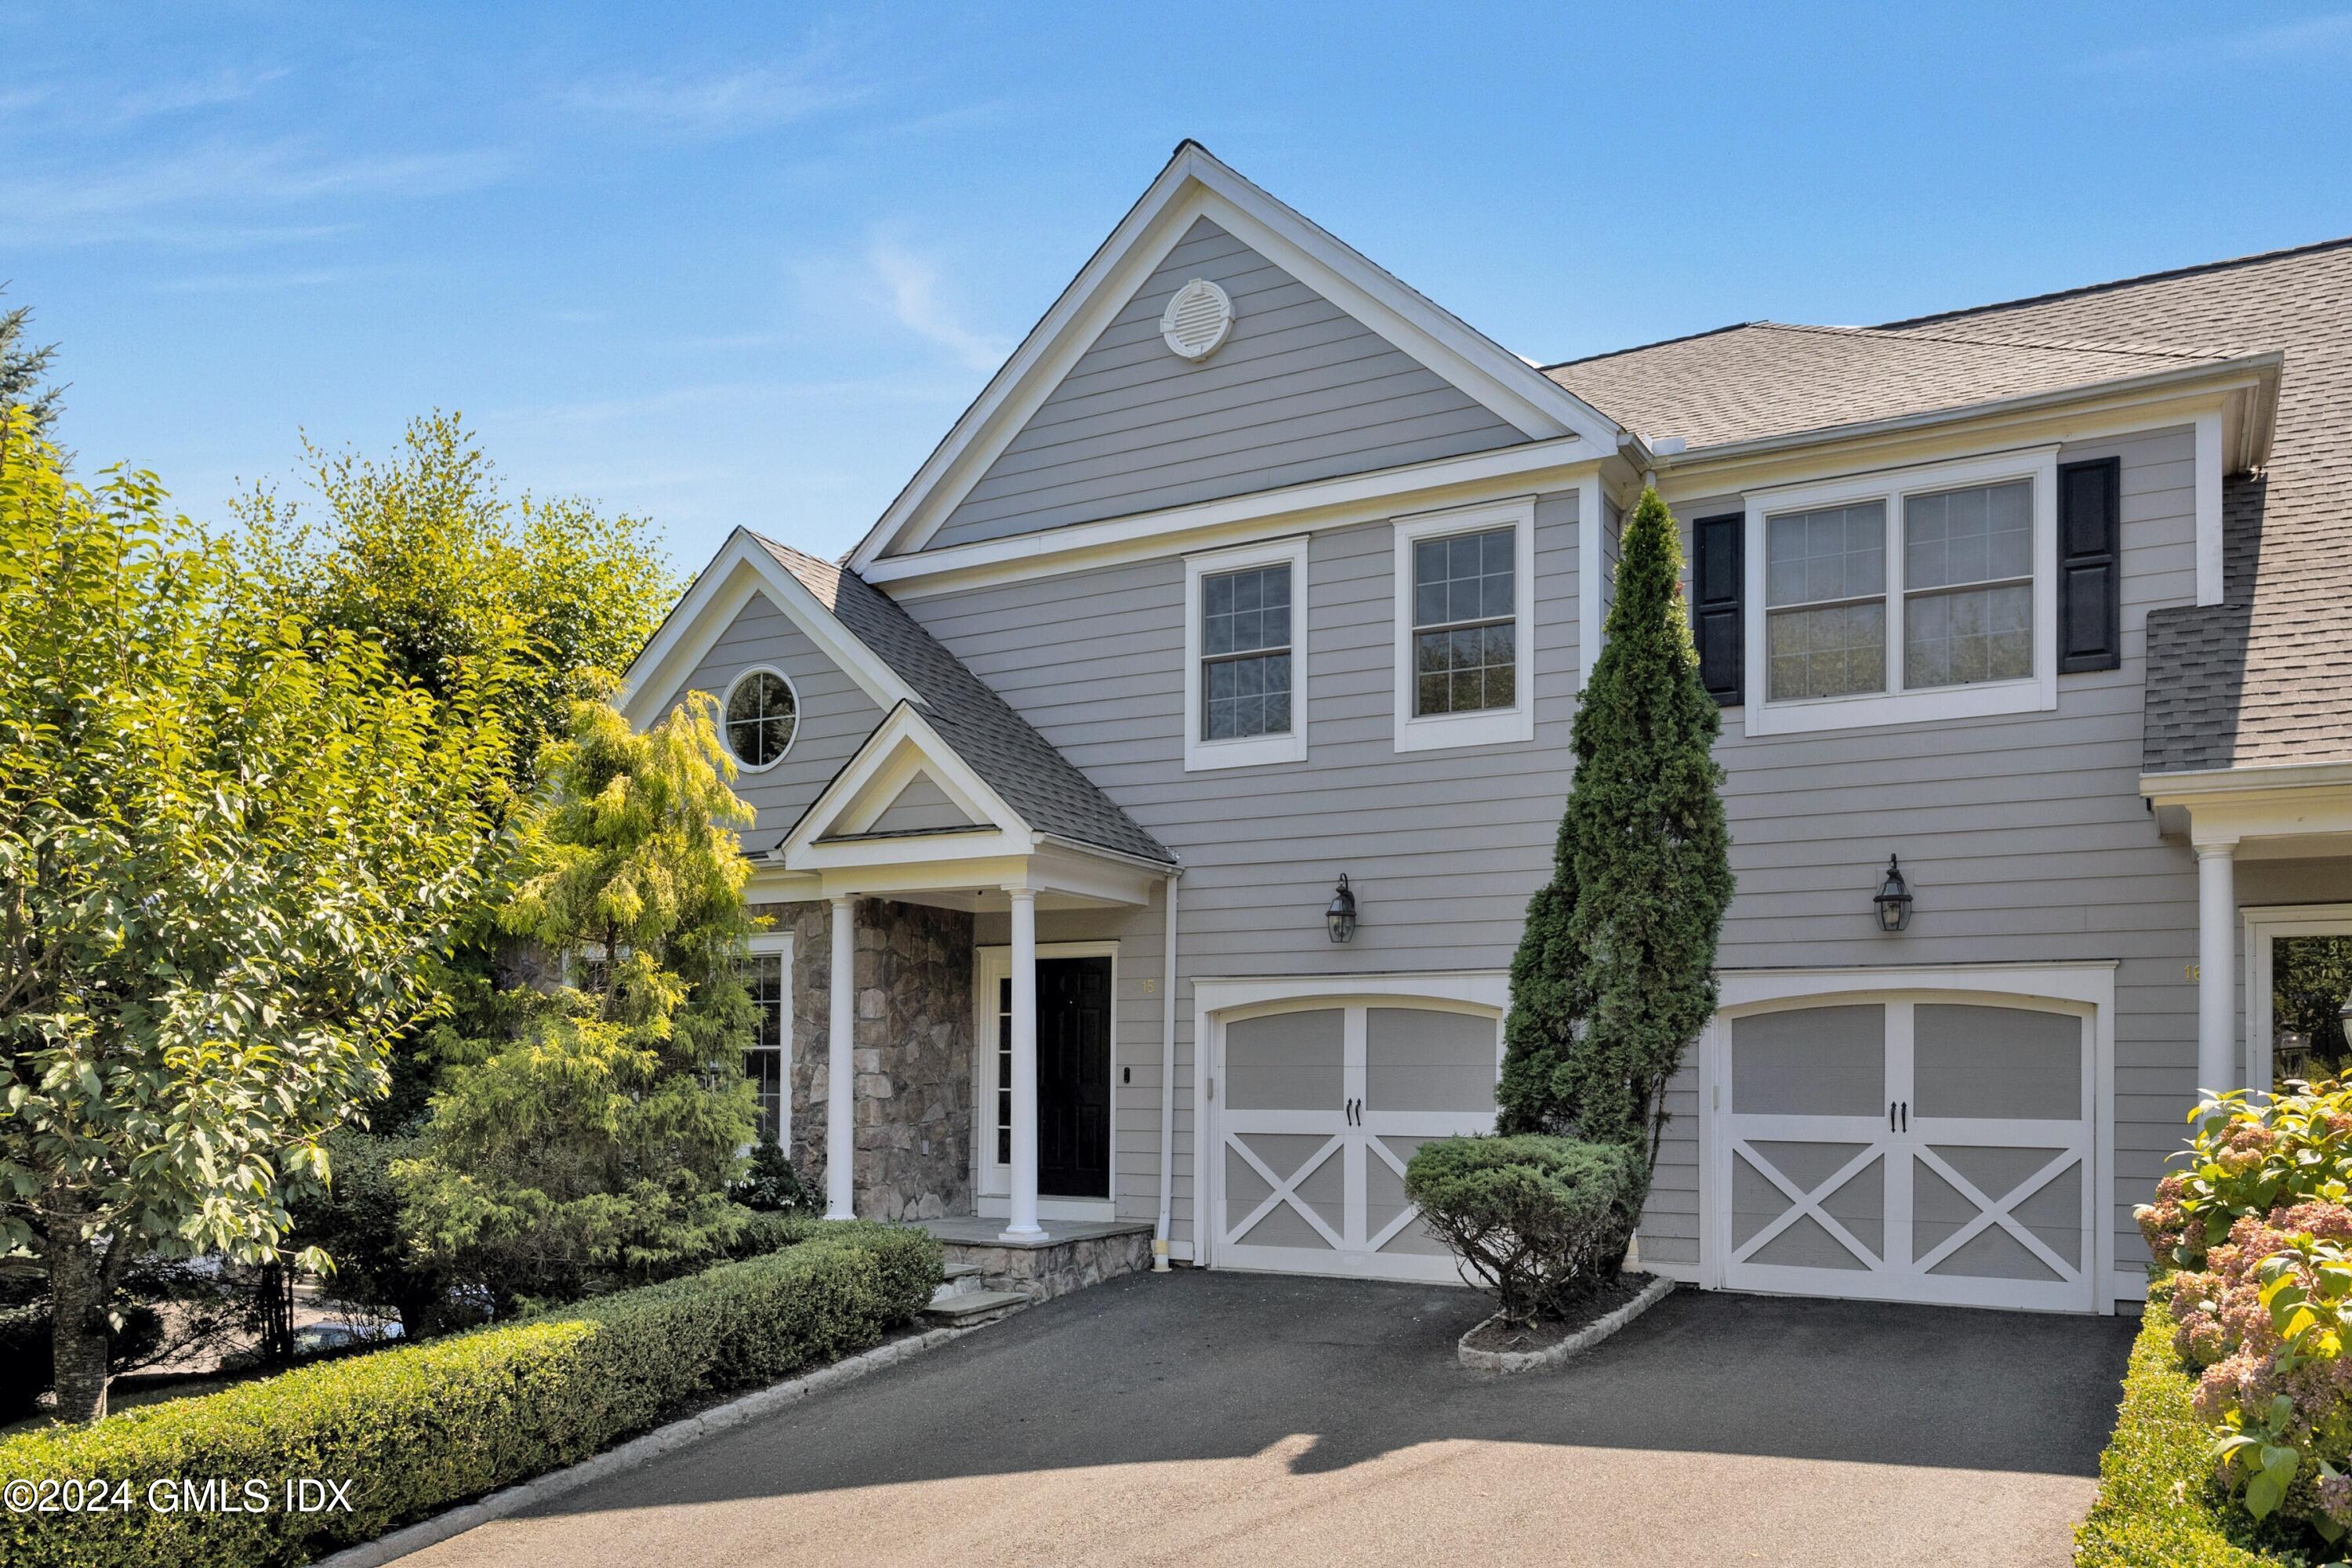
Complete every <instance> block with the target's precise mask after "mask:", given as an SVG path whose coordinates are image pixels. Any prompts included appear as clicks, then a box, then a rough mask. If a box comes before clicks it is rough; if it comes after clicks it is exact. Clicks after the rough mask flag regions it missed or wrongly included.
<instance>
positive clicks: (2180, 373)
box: [1654, 351, 2284, 496]
mask: <svg viewBox="0 0 2352 1568" xmlns="http://www.w3.org/2000/svg"><path fill="white" fill-rule="evenodd" d="M2283 365H2284V355H2283V354H2280V353H2277V352H2275V351H2271V352H2265V353H2253V354H2243V355H2241V356H2239V357H2237V358H2235V359H2227V360H2200V361H2198V362H2196V363H2191V364H2186V365H2181V366H2179V367H2177V368H2170V369H2166V370H2158V371H2150V372H2148V373H2147V374H2142V375H2130V376H2120V377H2118V378H2116V380H2114V381H2103V382H2096V383H2093V384H2088V385H2084V386H2071V387H2061V388H2059V389H2057V390H2055V391H2053V392H2031V393H2021V394H2020V395H2017V396H2014V397H1997V398H1991V399H1989V400H1987V401H1986V402H1983V403H1969V404H1961V405H1957V406H1954V407H1950V408H1937V409H1929V410H1927V411H1926V412H1924V413H1919V414H1905V415H1898V416H1895V417H1893V418H1889V419H1871V420H1864V421H1860V422H1857V423H1855V424H1852V425H1831V426H1819V427H1816V428H1813V429H1810V430H1792V431H1790V432H1789V433H1787V434H1786V435H1780V436H1759V437H1756V438H1755V439H1753V440H1749V441H1727V442H1724V443H1722V444H1721V445H1718V446H1713V447H1691V448H1690V449H1688V450H1687V451H1685V452H1682V453H1678V454H1673V455H1665V454H1661V455H1659V456H1658V457H1657V458H1655V459H1654V463H1655V466H1656V468H1657V471H1658V474H1659V476H1660V478H1661V479H1664V476H1666V475H1667V474H1670V473H1671V474H1673V475H1674V476H1675V482H1674V485H1673V493H1674V494H1675V495H1677V496H1687V495H1694V494H1712V493H1715V492H1713V491H1711V490H1709V489H1707V488H1706V487H1707V486H1708V485H1709V484H1710V483H1712V482H1714V481H1712V480H1707V479H1696V478H1694V477H1693V476H1695V475H1697V474H1700V473H1704V472H1706V470H1709V469H1712V468H1724V467H1728V466H1730V465H1732V464H1736V463H1739V462H1742V461H1749V460H1754V459H1758V458H1770V457H1773V456H1776V455H1778V454H1780V453H1785V452H1801V451H1803V450H1804V449H1805V448H1808V447H1829V446H1832V445H1834V444H1836V443H1838V442H1843V441H1860V440H1864V439H1868V438H1870V437H1884V436H1903V435H1911V434H1921V435H1924V434H1927V433H1930V432H1934V431H1937V430H1939V429H1941V428H1943V427H1945V426H1960V425H1969V424H1972V423H1976V422H1979V421H1984V422H1991V421H2000V420H2007V419H2017V418H2033V417H2039V416H2045V415H2055V414H2057V413H2058V412H2060V411H2062V410H2071V409H2075V408H2078V407H2083V406H2086V405H2087V406H2105V407H2115V408H2118V409H2121V408H2125V407H2127V406H2129V405H2133V404H2136V403H2147V402H2154V401H2159V400H2162V399H2167V398H2177V397H2180V396H2183V395H2188V394H2190V393H2195V392H2205V393H2211V394H2214V395H2228V394H2238V395H2244V403H2245V406H2244V410H2243V412H2244V415H2245V418H2244V420H2243V422H2242V423H2243V427H2244V430H2245V434H2244V436H2243V437H2242V440H2241V441H2240V443H2239V450H2240V453H2241V455H2242V466H2243V467H2247V468H2252V467H2256V466H2259V465H2260V464H2261V463H2262V462H2263V461H2265V460H2267V459H2268V458H2269V446H2268V436H2267V430H2268V428H2269V422H2268V421H2267V420H2266V419H2265V418H2264V417H2263V409H2264V408H2265V407H2270V408H2273V409H2274V407H2275V405H2276V402H2277V399H2278V389H2279V372H2280V369H2281V367H2282V366H2283ZM2184 422H2185V421H2184ZM2117 427H2118V428H2133V427H2137V424H2136V423H2135V422H2132V421H2128V420H2126V421H2124V422H2121V423H2120V424H2119V425H2118V426H2117ZM2064 438H2065V439H2068V440H2078V439H2084V438H2085V437H2081V436H2076V435H2074V434H2073V433H2072V432H2069V433H2067V434H2066V436H2065V437H2064ZM1663 488H1664V487H1663V486H1662V489H1663ZM1734 488H1738V487H1737V486H1736V485H1735V486H1734Z"/></svg>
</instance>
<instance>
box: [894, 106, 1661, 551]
mask: <svg viewBox="0 0 2352 1568" xmlns="http://www.w3.org/2000/svg"><path fill="white" fill-rule="evenodd" d="M1202 216H1205V217H1207V218H1209V219H1210V221H1212V222H1213V223H1216V224H1218V225H1220V226H1223V227H1224V228H1226V229H1228V230H1229V231H1230V232H1232V233H1233V234H1234V237H1236V238H1238V239H1240V240H1242V241H1243V242H1244V244H1247V245H1249V246H1251V247H1253V248H1255V249H1257V250H1258V251H1260V252H1261V253H1262V254H1264V255H1265V256H1266V257H1267V258H1269V259H1270V260H1273V261H1274V262H1276V264H1277V265H1279V266H1282V267H1283V268H1286V270H1288V271H1289V272H1291V274H1292V275H1293V276H1295V277H1297V279H1299V281H1300V282H1302V283H1304V284H1306V285H1307V287H1308V288H1311V289H1315V290H1316V291H1317V292H1318V293H1320V294H1322V295H1324V297H1325V298H1327V299H1328V300H1331V302H1332V303H1333V304H1335V305H1338V306H1339V308H1340V309H1342V310H1346V311H1348V312H1349V314H1350V315H1352V316H1354V317H1355V318H1356V319H1357V320H1359V321H1362V322H1363V324H1364V325H1365V326H1366V327H1368V328H1369V329H1370V330H1371V331H1375V332H1377V333H1379V334H1380V335H1381V337H1383V338H1385V339H1386V340H1388V341H1389V342H1391V343H1393V344H1395V346H1396V347H1397V348H1398V349H1400V350H1401V351H1402V352H1403V353H1407V354H1410V355H1412V357H1413V358H1415V359H1417V360H1419V361H1421V362H1422V363H1424V364H1426V365H1428V367H1429V368H1430V369H1431V370H1432V371H1433V372H1435V373H1436V374H1439V375H1441V376H1444V378H1445V379H1447V380H1448V381H1450V382H1452V383H1453V384H1454V385H1456V386H1458V387H1459V388H1460V389H1461V390H1462V391H1463V392H1464V393H1465V395H1468V396H1470V397H1473V398H1475V399H1476V400H1477V401H1478V402H1479V403H1480V404H1481V405H1484V406H1486V407H1487V408H1488V409H1491V410H1492V411H1493V412H1494V414H1495V415H1496V417H1498V418H1500V419H1502V420H1504V421H1506V422H1507V423H1508V424H1509V425H1511V426H1512V427H1513V428H1515V429H1517V430H1518V431H1519V432H1520V433H1521V434H1522V435H1524V436H1526V437H1528V439H1530V440H1555V439H1559V438H1561V437H1575V438H1577V439H1578V440H1580V441H1581V442H1585V443H1589V444H1591V446H1592V447H1593V448H1594V450H1593V451H1592V452H1591V454H1590V455H1591V456H1604V455H1606V454H1607V453H1609V452H1612V451H1614V450H1615V449H1616V447H1617V441H1618V437H1619V436H1620V435H1621V434H1622V432H1621V429H1620V427H1619V426H1618V425H1617V423H1616V422H1615V421H1614V420H1612V419H1611V418H1609V416H1606V415H1604V414H1602V413H1601V412H1600V411H1599V410H1598V409H1595V408H1594V407H1592V406H1591V405H1590V404H1587V403H1586V402H1584V401H1583V400H1582V399H1581V398H1580V397H1578V396H1576V395H1574V394H1572V393H1570V391H1569V390H1568V389H1567V388H1566V387H1563V386H1561V385H1559V384H1558V383H1556V382H1554V381H1552V380H1550V379H1549V377H1547V376H1545V375H1544V374H1541V373H1540V372H1538V370H1536V369H1535V368H1534V367H1533V366H1531V365H1529V364H1528V363H1527V362H1526V361H1525V360H1522V359H1520V358H1519V357H1518V356H1517V354H1514V353H1509V352H1507V350H1505V349H1504V348H1502V347H1501V346H1500V345H1499V344H1497V343H1496V342H1494V341H1493V340H1492V339H1490V338H1488V337H1486V335H1485V334H1483V333H1481V332H1479V331H1476V330H1475V329H1474V328H1472V327H1470V326H1469V325H1467V324H1466V323H1465V322H1464V321H1461V319H1460V318H1458V317H1456V316H1454V315H1453V314H1452V313H1451V312H1449V311H1447V310H1443V309H1441V308H1440V307H1438V306H1437V305H1436V304H1434V303H1433V302H1432V301H1431V300H1428V299H1427V298H1425V297H1424V296H1423V295H1421V294H1419V293H1417V292H1415V291H1414V290H1412V289H1409V288H1407V287H1406V286H1405V285H1404V284H1403V283H1402V282H1401V281H1399V280H1398V279H1396V278H1395V277H1393V276H1392V275H1391V274H1390V273H1388V272H1385V271H1383V270H1381V268H1378V267H1376V266H1374V265H1373V264H1372V263H1371V262H1370V260H1368V259H1367V258H1365V257H1364V256H1362V255H1361V254H1360V252H1358V251H1357V250H1355V249H1354V248H1353V247H1349V246H1348V245H1346V244H1344V243H1342V242H1341V241H1340V240H1339V239H1337V238H1335V237H1333V236H1331V235H1330V234H1329V233H1328V232H1326V231H1325V230H1324V229H1322V228H1320V227H1318V226H1316V225H1315V224H1313V223H1311V222H1309V221H1308V220H1307V218H1305V217H1303V216H1300V215H1299V214H1298V213H1297V212H1296V211H1294V210H1293V209H1292V208H1290V207H1288V206H1286V205H1284V204H1283V203H1281V202H1279V201H1277V200H1276V199H1275V198H1274V197H1273V196H1272V195H1268V194H1267V193H1266V192H1265V191H1264V190H1262V189H1260V188H1259V187H1258V186H1256V185H1255V184H1252V183H1251V182H1249V181H1248V180H1246V179H1244V178H1243V177H1242V176H1241V175H1240V174H1236V173H1234V170H1233V169H1231V168H1230V167H1228V166H1227V165H1226V164H1224V163H1221V162H1220V161H1218V160H1217V159H1216V158H1215V157H1213V156H1212V155H1211V154H1210V153H1208V151H1207V150H1206V149H1204V148H1202V147H1201V146H1199V145H1197V144H1195V143H1192V142H1187V143H1185V144H1184V145H1183V146H1182V147H1181V148H1179V149H1178V150H1177V153H1176V155H1175V157H1173V158H1172V159H1171V160H1170V161H1169V163H1168V166H1167V167H1166V168H1164V169H1162V170H1161V171H1160V175H1159V177H1158V178H1157V179H1155V180H1153V181H1152V183H1151V185H1150V188H1149V189H1148V190H1146V191H1145V192H1144V194H1143V196H1142V198H1141V199H1140V200H1139V201H1138V202H1137V203H1136V204H1135V205H1134V206H1133V207H1131V208H1129V210H1128V213H1127V216H1125V217H1124V218H1122V219H1120V221H1119V223H1118V226H1117V227H1116V228H1114V229H1112V231H1111V233H1110V236H1109V237H1108V238H1107V239H1105V240H1104V241H1103V243H1102V245H1101V246H1100V247H1097V249H1096V251H1095V253H1094V255H1093V256H1092V257H1091V258H1088V259H1087V264H1086V266H1085V267H1083V268H1080V269H1079V271H1078V275H1077V276H1076V278H1074V279H1071V280H1070V283H1069V286H1068V287H1067V288H1066V289H1063V290H1062V293H1061V295H1060V297H1058V298H1057V299H1056V300H1055V301H1054V304H1053V306H1052V307H1051V308H1050V309H1049V310H1047V311H1046V312H1045V315H1044V316H1043V317H1042V318H1040V319H1039V321H1038V322H1037V324H1036V325H1035V326H1034V327H1033V328H1031V329H1030V331H1029V334H1028V336H1027V337H1025V338H1024V339H1023V340H1022V342H1021V344H1020V346H1019V347H1018V348H1016V349H1014V350H1013V354H1012V357H1011V358H1009V359H1007V360H1006V361H1005V363H1004V364H1003V367H1002V368H1001V369H999V370H998V371H997V373H996V374H995V375H994V376H992V378H990V380H989V384H988V385H987V386H986V387H984V388H982V391H981V394H980V395H979V396H978V397H977V398H975V399H973V401H972V404H971V407H969V408H967V409H965V410H964V412H963V414H962V416H961V417H960V418H958V420H957V421H956V423H955V425H954V426H953V427H952V428H951V429H950V431H949V432H948V435H947V437H945V438H944V439H943V440H941V441H940V444H939V446H938V447H935V448H934V449H933V450H932V452H931V455H930V456H929V458H927V459H925V461H924V463H923V466H922V467H921V468H919V469H918V470H916V473H915V476H914V478H913V479H910V480H908V484H907V487H906V488H905V489H903V490H901V491H900V492H899V493H898V498H897V499H896V500H893V501H892V502H891V503H890V507H889V509H888V510H886V511H885V512H884V513H883V514H882V517H881V520H880V521H877V523H876V524H875V525H874V527H873V528H872V529H871V530H869V531H867V533H866V537H865V538H864V539H862V540H860V541H859V542H858V544H857V548H856V550H855V551H853V552H851V553H850V557H849V565H850V566H851V568H852V569H854V570H856V571H859V572H861V573H862V572H864V571H865V570H866V568H867V567H868V566H870V565H872V564H874V563H877V561H879V560H881V559H882V558H883V557H884V556H885V555H886V553H889V552H894V551H895V552H898V553H907V552H914V551H919V550H920V549H921V548H922V547H923V545H924V544H925V543H926V542H929V539H930V537H931V535H932V534H933V533H935V532H936V531H938V529H939V527H940V525H941V524H942V523H943V522H944V521H946V519H947V517H948V516H949V514H950V513H951V512H953V511H954V510H955V508H956V505H957V503H958V502H960V501H961V500H962V499H963V497H964V496H965V495H966V494H968V493H969V492H970V490H971V487H972V486H973V485H974V484H976V483H978V482H979V479H980V477H981V476H982V474H983V473H985V472H986V471H987V468H988V465H989V464H990V463H992V462H993V461H994V460H995V458H996V457H997V456H998V455H999V454H1000V453H1001V452H1002V451H1003V448H1004V447H1006V446H1007V445H1009V444H1010V443H1011V441H1012V440H1013V437H1014V436H1016V435H1017V434H1018V433H1019V432H1020V430H1021V428H1022V426H1024V425H1025V424H1026V423H1027V422H1028V419H1029V416H1031V415H1032V414H1034V412H1035V411H1036V409H1037V407H1038V406H1039V405H1041V404H1043V403H1044V402H1045V398H1046V397H1048V396H1049V395H1051V394H1052V392H1053V389H1054V388H1055V386H1056V385H1058V384H1060V382H1061V379H1062V377H1063V376H1064V375H1065V374H1067V372H1068V370H1069V368H1070V366H1071V365H1072V364H1074V363H1076V362H1077V360H1078V358H1079V356H1080V355H1082V354H1083V353H1085V352H1086V351H1087V348H1089V347H1090V346H1092V344H1093V342H1094V341H1095V339H1096V338H1097V336H1099V335H1100V333H1101V331H1102V329H1103V327H1105V326H1106V325H1108V323H1109V321H1110V320H1111V318H1112V317H1114V316H1116V315H1117V314H1118V311H1119V310H1122V309H1124V308H1125V307H1126V304H1127V302H1128V300H1129V299H1131V298H1133V296H1134V293H1135V290H1136V289H1138V288H1139V287H1140V286H1141V284H1142V282H1143V280H1144V279H1146V278H1149V277H1150V275H1151V272H1152V271H1153V269H1155V268H1157V267H1158V266H1159V265H1160V261H1161V260H1162V259H1164V258H1166V256H1167V254H1168V252H1169V251H1170V250H1171V249H1173V248H1174V247H1175V246H1176V243H1177V241H1178V240H1180V239H1181V238H1182V237H1183V235H1184V232H1185V230H1187V229H1188V228H1190V227H1191V226H1192V221H1193V220H1194V219H1195V218H1198V217H1202Z"/></svg>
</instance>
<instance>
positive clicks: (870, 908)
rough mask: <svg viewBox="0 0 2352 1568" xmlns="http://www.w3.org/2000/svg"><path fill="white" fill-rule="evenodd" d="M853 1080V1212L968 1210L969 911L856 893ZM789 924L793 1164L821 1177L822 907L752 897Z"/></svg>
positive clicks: (828, 1021)
mask: <svg viewBox="0 0 2352 1568" xmlns="http://www.w3.org/2000/svg"><path fill="white" fill-rule="evenodd" d="M853 908H854V911H855V918H856V925H857V961H856V975H855V979H856V996H857V1004H856V1005H857V1026H856V1038H855V1040H854V1041H853V1043H852V1047H851V1049H852V1052H853V1057H852V1060H853V1063H854V1065H855V1066H856V1073H857V1079H856V1085H855V1087H854V1089H853V1090H852V1093H853V1095H854V1103H855V1105H856V1123H857V1139H856V1182H855V1189H856V1205H857V1213H858V1215H859V1217H861V1218H865V1219H908V1220H913V1219H937V1218H939V1217H940V1216H941V1215H961V1214H970V1213H971V1148H972V1145H971V1127H972V1103H971V1101H972V1087H971V1038H972V1019H971V975H972V968H971V963H972V921H971V915H970V914H967V913H960V912H958V911H956V910H936V909H931V908H929V907H928V906H926V905H922V904H901V903H893V902H891V901H889V900H884V899H859V900H856V904H855V905H854V906H853ZM751 912H752V913H753V914H755V915H766V916H769V917H770V918H771V919H772V921H774V924H773V925H772V927H771V928H770V929H772V930H775V931H791V932H792V933H793V1061H792V1091H793V1125H792V1155H793V1164H794V1165H795V1166H796V1167H798V1168H799V1170H800V1172H801V1173H802V1175H803V1176H804V1177H806V1178H807V1179H808V1180H809V1181H810V1182H811V1183H812V1184H814V1186H815V1187H816V1188H817V1190H818V1191H820V1192H822V1191H823V1190H824V1144H825V1122H826V1116H825V1097H826V1093H827V1090H828V1088H829V1081H830V1077H831V1075H830V1073H829V1071H828V1066H827V1060H826V1058H827V1055H828V1053H827V1050H826V1043H827V1036H828V1034H829V1032H830V1030H831V1026H832V1009H833V1004H832V985H833V911H832V910H831V908H830V907H829V906H828V905H825V904H821V903H797V904H761V905H755V906H754V907H753V909H752V911H751Z"/></svg>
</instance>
